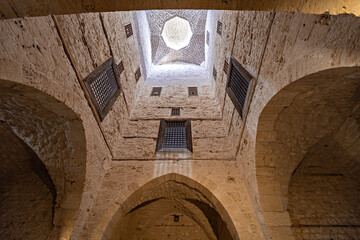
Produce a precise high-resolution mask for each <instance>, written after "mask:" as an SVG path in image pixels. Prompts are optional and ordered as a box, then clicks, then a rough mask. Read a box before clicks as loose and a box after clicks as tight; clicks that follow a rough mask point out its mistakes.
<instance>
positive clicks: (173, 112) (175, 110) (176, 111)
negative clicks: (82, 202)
mask: <svg viewBox="0 0 360 240" xmlns="http://www.w3.org/2000/svg"><path fill="white" fill-rule="evenodd" d="M171 116H180V108H172V109H171Z"/></svg>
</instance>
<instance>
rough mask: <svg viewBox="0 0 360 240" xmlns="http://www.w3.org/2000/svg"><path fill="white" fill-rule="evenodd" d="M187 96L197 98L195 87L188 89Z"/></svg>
mask: <svg viewBox="0 0 360 240" xmlns="http://www.w3.org/2000/svg"><path fill="white" fill-rule="evenodd" d="M188 91H189V96H198V89H197V87H189V88H188Z"/></svg>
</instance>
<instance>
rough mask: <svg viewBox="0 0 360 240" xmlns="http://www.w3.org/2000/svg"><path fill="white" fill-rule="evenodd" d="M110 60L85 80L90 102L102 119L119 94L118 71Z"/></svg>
mask: <svg viewBox="0 0 360 240" xmlns="http://www.w3.org/2000/svg"><path fill="white" fill-rule="evenodd" d="M115 69H117V67H116V65H115V64H114V61H113V59H112V58H110V59H109V60H107V61H106V62H105V63H104V64H103V65H101V66H100V67H98V68H97V69H95V71H94V72H92V73H91V74H90V75H89V76H88V77H87V78H86V79H85V80H84V83H85V86H86V88H87V90H88V93H89V95H90V97H91V100H92V102H93V104H94V106H95V108H96V110H97V111H98V114H99V115H100V118H101V120H102V119H104V117H105V115H106V113H107V112H108V111H109V110H110V108H111V106H112V104H113V103H114V102H115V100H116V98H117V96H118V95H119V94H120V90H121V88H120V84H119V79H118V74H119V72H118V70H117V73H116V71H115Z"/></svg>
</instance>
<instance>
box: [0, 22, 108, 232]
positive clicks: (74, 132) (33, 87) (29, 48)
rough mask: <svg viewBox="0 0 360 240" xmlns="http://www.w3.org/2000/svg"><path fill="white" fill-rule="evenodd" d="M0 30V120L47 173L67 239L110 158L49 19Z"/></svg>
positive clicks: (83, 215)
mask: <svg viewBox="0 0 360 240" xmlns="http://www.w3.org/2000/svg"><path fill="white" fill-rule="evenodd" d="M0 28H1V32H2V33H4V34H2V35H1V44H0V49H1V50H0V52H1V60H0V61H1V64H0V66H1V67H0V79H2V80H6V81H1V85H2V89H3V88H4V91H2V95H1V97H2V101H1V103H2V108H1V110H2V113H1V117H2V120H4V121H6V122H9V124H10V125H12V127H13V129H15V130H16V133H17V134H18V136H19V137H21V138H22V139H23V140H24V141H25V142H26V143H27V144H29V146H31V148H33V149H34V150H35V151H36V152H37V154H38V155H39V156H40V158H41V160H42V161H43V162H44V165H46V167H47V168H48V170H49V173H50V175H51V177H52V178H53V181H54V183H55V185H56V187H57V191H58V192H59V199H61V201H59V204H60V206H61V209H62V211H61V215H60V216H59V219H60V220H59V222H60V223H59V225H61V226H62V227H61V233H60V234H61V237H64V238H69V236H70V235H71V233H72V231H73V227H74V224H75V220H77V221H78V224H79V226H81V224H83V223H82V221H84V219H83V218H86V214H87V211H86V209H87V208H88V207H90V206H91V204H92V201H93V199H94V197H95V196H96V189H97V187H98V186H99V184H98V182H100V181H101V178H102V175H103V173H102V169H104V168H106V164H108V163H109V160H110V158H111V157H110V155H109V151H108V148H107V146H106V144H105V142H104V139H103V136H102V134H101V132H100V129H99V126H98V124H97V123H96V120H95V118H94V117H93V116H94V115H93V114H92V112H91V109H90V108H89V105H88V104H87V102H86V98H85V97H84V92H83V91H82V89H81V87H80V85H79V82H78V78H77V76H76V74H75V71H74V69H73V66H72V65H71V62H70V61H69V58H68V56H67V55H66V51H65V50H64V48H63V42H62V40H61V38H60V36H59V35H58V32H57V29H56V25H55V24H54V22H53V19H52V18H51V17H42V18H30V19H15V20H8V21H2V22H1V23H0ZM12 92H14V94H12ZM24 115H26V116H27V117H28V118H24ZM44 118H45V119H44ZM54 121H55V122H54ZM56 121H57V122H56ZM57 126H59V129H56V127H57ZM32 130H37V131H36V132H32ZM57 130H60V133H59V134H60V136H62V137H61V138H57V137H56V135H57V133H56V131H57ZM37 134H39V135H37ZM63 139H64V141H62V140H63ZM57 141H59V142H57ZM39 142H42V143H43V145H44V146H46V147H43V146H41V147H40V146H39V145H37V144H38V143H39ZM57 144H60V146H58V147H56V148H54V149H52V147H55V146H57ZM67 146H68V147H67ZM67 150H69V152H70V154H69V152H68V154H62V153H61V151H67ZM58 153H59V154H58ZM85 169H86V170H85ZM54 174H55V175H54ZM57 174H59V175H57ZM85 179H86V180H85ZM90 192H91V194H90ZM80 202H81V204H80ZM79 206H81V207H79ZM79 211H80V213H79Z"/></svg>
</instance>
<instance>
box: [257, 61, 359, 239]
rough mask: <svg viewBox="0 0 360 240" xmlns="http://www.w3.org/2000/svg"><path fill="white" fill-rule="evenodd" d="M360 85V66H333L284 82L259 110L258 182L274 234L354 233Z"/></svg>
mask: <svg viewBox="0 0 360 240" xmlns="http://www.w3.org/2000/svg"><path fill="white" fill-rule="evenodd" d="M359 89H360V69H359V67H348V68H337V69H328V70H325V71H321V72H318V73H314V74H311V75H308V76H306V77H304V78H301V79H299V80H297V81H295V82H293V83H291V84H289V85H288V86H286V87H284V88H283V89H282V90H280V91H279V92H278V93H277V94H276V95H275V96H274V97H273V98H272V99H271V100H270V101H269V103H268V104H267V105H266V107H265V108H264V110H263V111H262V113H261V115H260V118H259V125H258V133H257V143H256V166H257V180H258V186H259V194H260V202H261V205H262V209H263V212H264V218H265V224H266V226H267V229H268V231H269V235H270V237H271V238H272V239H284V238H286V239H308V238H312V236H315V234H317V235H319V236H329V238H333V239H338V237H340V235H343V236H345V235H346V236H348V238H350V239H351V238H354V239H355V238H356V231H358V230H357V229H358V228H359V224H360V221H359V220H360V218H359V216H360V208H359V207H358V206H357V205H358V204H356V203H358V202H359V200H360V198H359V196H360V189H359V187H358V186H359V177H358V176H359V174H360V159H359V153H360V144H359V143H360V125H359V114H360V101H359V99H360V91H359ZM265 173H266V174H265Z"/></svg>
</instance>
